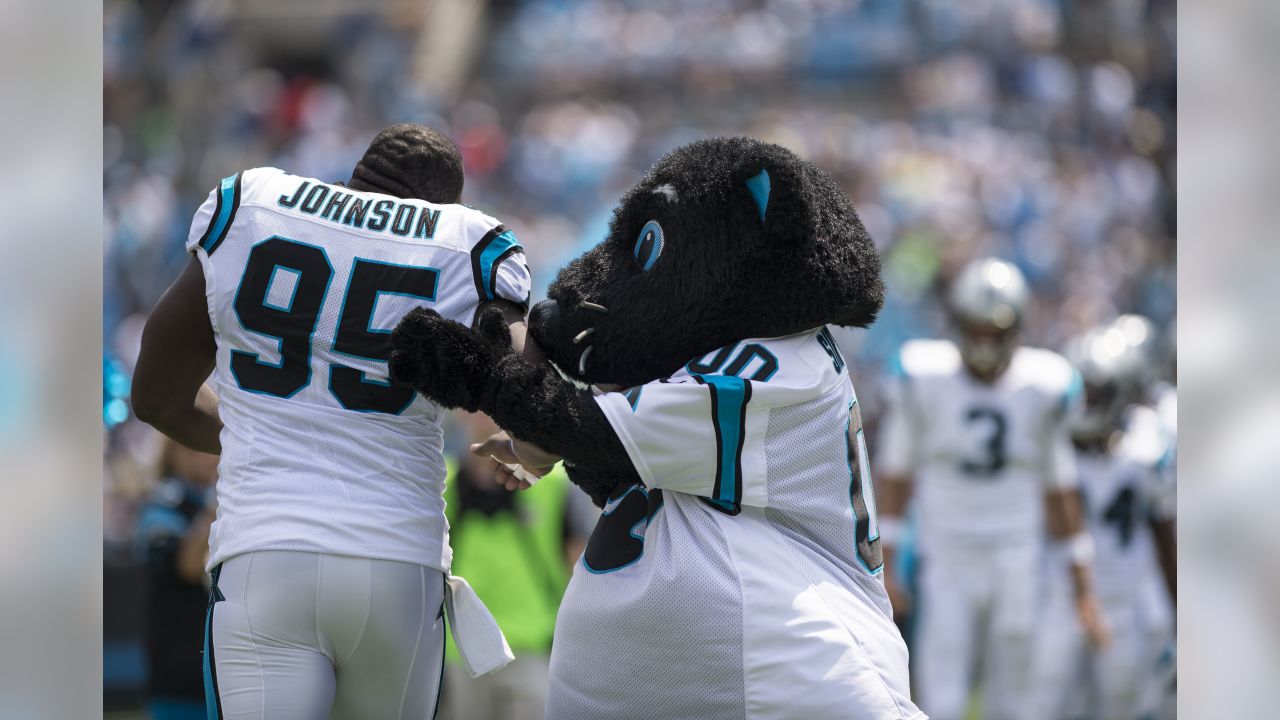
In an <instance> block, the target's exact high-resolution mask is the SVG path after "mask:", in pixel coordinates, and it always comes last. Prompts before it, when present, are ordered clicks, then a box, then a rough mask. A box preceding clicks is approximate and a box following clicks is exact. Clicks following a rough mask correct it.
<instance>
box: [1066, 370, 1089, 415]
mask: <svg viewBox="0 0 1280 720" xmlns="http://www.w3.org/2000/svg"><path fill="white" fill-rule="evenodd" d="M1082 392H1084V379H1083V378H1081V377H1080V373H1079V371H1077V370H1076V369H1075V368H1072V369H1071V382H1069V383H1067V391H1066V392H1065V393H1063V394H1062V412H1066V411H1067V408H1069V407H1071V403H1073V402H1075V400H1076V398H1078V397H1080V393H1082Z"/></svg>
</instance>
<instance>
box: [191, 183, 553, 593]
mask: <svg viewBox="0 0 1280 720" xmlns="http://www.w3.org/2000/svg"><path fill="white" fill-rule="evenodd" d="M187 250H188V251H189V252H192V253H194V254H195V256H196V257H197V258H199V260H200V263H201V266H202V267H203V269H204V277H205V284H206V290H205V295H206V298H207V301H208V306H209V319H210V320H211V321H212V324H213V331H214V335H215V336H216V339H217V346H218V347H217V364H216V367H215V369H214V373H213V378H212V384H213V385H214V390H215V391H216V392H217V394H218V397H219V399H220V405H219V413H220V414H221V416H222V420H223V429H222V436H221V440H222V459H221V461H220V462H219V465H218V520H217V522H216V523H214V525H213V529H212V531H211V533H210V537H209V545H210V558H209V565H210V567H213V566H214V565H217V564H218V563H220V562H222V561H223V560H225V559H227V558H229V557H232V556H234V555H237V554H240V553H244V552H249V551H254V550H303V551H310V552H321V553H329V554H335V555H352V556H356V557H364V558H373V559H382V560H398V561H402V562H409V563H414V564H418V565H425V566H428V567H432V568H436V569H440V570H446V571H447V570H448V568H449V545H448V541H447V536H448V531H447V525H446V523H445V517H444V497H443V493H444V478H445V464H444V458H443V456H442V454H441V453H442V448H443V437H442V432H441V427H440V422H441V419H442V416H443V414H444V411H443V410H442V409H441V408H440V407H439V406H438V405H436V404H434V403H432V402H430V401H428V400H426V399H425V398H423V397H421V396H419V395H417V394H416V393H415V392H414V390H413V388H411V387H409V386H407V385H402V384H400V383H396V382H392V381H391V380H389V379H388V369H387V362H386V361H387V358H388V356H389V355H390V352H391V330H392V328H394V327H395V325H396V323H397V322H399V321H400V318H401V317H403V316H404V314H405V313H406V312H408V311H409V310H410V309H412V308H414V307H418V306H423V307H430V308H433V309H435V310H436V311H438V312H439V313H441V314H442V315H444V316H445V317H449V318H452V319H454V320H457V321H459V322H462V323H468V324H469V323H471V322H472V319H473V317H474V315H475V313H476V309H477V307H478V306H479V304H480V303H481V302H482V301H487V300H492V299H495V298H504V299H507V300H511V301H513V302H516V303H518V304H521V305H523V304H525V303H527V301H528V294H529V270H528V267H527V266H526V264H525V259H524V255H523V253H522V251H521V249H520V245H519V243H517V242H516V240H515V237H514V236H513V235H512V234H511V233H510V232H508V231H506V230H505V229H504V228H503V227H502V226H501V225H500V224H498V221H497V220H494V219H493V218H491V217H489V216H487V215H485V214H484V213H481V212H479V211H477V210H473V209H471V208H468V207H466V206H463V205H435V204H432V203H427V202H423V201H419V200H404V199H400V198H395V197H391V196H389V195H380V194H377V193H366V192H353V191H352V190H351V189H350V188H346V187H342V186H340V185H329V184H325V183H322V182H320V181H318V180H313V179H310V178H304V177H299V176H296V175H290V174H288V173H285V172H283V171H281V170H277V169H275V168H257V169H253V170H246V171H244V172H243V173H237V174H236V175H232V176H231V177H228V178H226V179H224V180H223V181H222V183H221V184H220V185H219V186H218V187H216V188H214V190H213V192H212V193H210V195H209V198H208V199H207V200H206V201H205V203H204V204H203V205H202V206H201V207H200V210H199V211H198V212H197V213H196V216H195V219H194V220H193V221H192V226H191V234H190V238H189V240H188V242H187Z"/></svg>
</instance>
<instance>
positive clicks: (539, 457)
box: [471, 432, 559, 490]
mask: <svg viewBox="0 0 1280 720" xmlns="http://www.w3.org/2000/svg"><path fill="white" fill-rule="evenodd" d="M471 452H472V454H474V455H479V456H480V457H482V458H486V459H487V460H488V461H489V469H490V470H491V471H492V472H493V476H494V479H495V480H496V481H497V482H498V484H499V485H502V486H503V487H504V488H506V489H507V490H527V489H529V488H530V487H532V486H533V483H534V482H535V481H536V480H537V479H538V478H540V477H542V476H543V475H546V474H547V473H549V472H551V469H552V468H553V467H555V464H556V462H557V461H558V460H559V458H557V457H556V456H554V455H551V454H550V453H547V452H545V451H543V450H541V449H539V448H537V447H536V446H534V445H530V444H528V443H522V442H519V441H513V440H512V438H511V437H510V436H509V435H507V433H505V432H500V433H497V434H495V435H493V436H491V437H490V438H489V439H488V440H485V441H484V442H482V443H475V444H473V445H472V446H471Z"/></svg>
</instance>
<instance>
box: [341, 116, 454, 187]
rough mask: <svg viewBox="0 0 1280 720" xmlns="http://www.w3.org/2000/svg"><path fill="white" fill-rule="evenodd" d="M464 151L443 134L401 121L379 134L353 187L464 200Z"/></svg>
mask: <svg viewBox="0 0 1280 720" xmlns="http://www.w3.org/2000/svg"><path fill="white" fill-rule="evenodd" d="M462 181H463V176H462V154H461V153H460V152H458V146H457V145H454V144H453V141H452V140H450V139H449V138H447V137H445V136H444V134H443V133H440V132H437V131H435V130H432V129H431V128H429V127H427V126H426V125H416V124H414V123H399V124H397V125H392V126H391V127H389V128H387V129H385V130H383V131H382V132H380V133H378V134H377V136H375V137H374V138H373V142H371V143H369V149H368V150H365V151H364V157H362V158H360V162H358V163H356V169H355V170H353V171H352V173H351V181H350V182H348V183H347V185H348V186H350V187H351V188H352V189H355V190H362V191H369V192H379V193H384V194H387V195H394V196H396V197H401V198H414V199H418V200H426V201H427V202H433V203H442V204H448V203H456V202H458V201H460V200H461V199H462Z"/></svg>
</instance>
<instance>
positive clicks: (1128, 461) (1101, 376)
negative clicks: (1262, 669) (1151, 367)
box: [1036, 318, 1177, 720]
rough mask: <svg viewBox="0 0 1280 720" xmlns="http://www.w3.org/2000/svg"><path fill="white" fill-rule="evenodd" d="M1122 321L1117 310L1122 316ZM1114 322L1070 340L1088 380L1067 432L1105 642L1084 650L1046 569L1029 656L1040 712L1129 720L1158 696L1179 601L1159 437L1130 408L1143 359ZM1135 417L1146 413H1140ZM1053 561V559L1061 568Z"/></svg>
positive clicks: (1062, 593) (1061, 592) (1147, 711)
mask: <svg viewBox="0 0 1280 720" xmlns="http://www.w3.org/2000/svg"><path fill="white" fill-rule="evenodd" d="M1122 320H1123V318H1122ZM1123 328H1124V324H1123V323H1120V322H1116V323H1111V324H1108V325H1104V326H1102V327H1100V328H1097V329H1094V330H1092V331H1090V332H1088V333H1086V334H1085V335H1084V336H1082V337H1080V338H1078V339H1076V340H1074V341H1073V342H1072V343H1071V344H1070V349H1069V357H1070V359H1071V361H1072V363H1073V364H1074V365H1075V366H1076V367H1077V368H1078V369H1079V371H1080V373H1081V374H1082V376H1083V378H1084V384H1085V395H1086V408H1085V412H1084V414H1083V415H1082V416H1081V417H1080V418H1079V420H1078V421H1077V422H1076V423H1075V426H1074V428H1073V430H1072V438H1073V441H1074V444H1075V447H1076V461H1077V467H1078V471H1079V476H1080V494H1081V496H1082V498H1083V505H1084V510H1085V517H1086V524H1087V526H1088V529H1089V533H1090V535H1091V536H1092V537H1093V541H1094V545H1095V547H1096V559H1095V562H1094V568H1095V570H1094V575H1095V585H1096V587H1097V592H1098V597H1099V599H1100V602H1101V606H1102V610H1103V613H1104V615H1105V618H1106V621H1107V624H1108V626H1109V627H1110V628H1112V642H1111V643H1110V644H1108V646H1107V647H1105V648H1091V647H1088V645H1087V643H1085V642H1084V640H1083V638H1082V634H1081V631H1080V628H1079V625H1078V624H1077V623H1076V622H1075V619H1074V618H1073V617H1072V616H1071V614H1070V611H1069V609H1068V608H1069V602H1068V601H1067V599H1066V598H1067V595H1068V592H1067V589H1066V588H1064V587H1063V583H1061V582H1060V581H1058V577H1057V576H1060V575H1061V574H1062V573H1061V572H1057V573H1052V574H1051V575H1050V577H1049V578H1048V583H1047V586H1048V587H1047V592H1046V598H1047V607H1046V616H1047V617H1046V622H1045V623H1044V632H1043V634H1042V636H1041V639H1040V641H1041V644H1040V647H1039V648H1038V649H1037V658H1036V675H1037V680H1036V692H1037V696H1038V699H1037V706H1038V707H1037V714H1036V715H1037V717H1042V718H1049V719H1052V718H1094V719H1096V720H1134V719H1135V718H1139V717H1148V716H1150V715H1151V714H1152V713H1153V712H1154V711H1155V710H1156V708H1157V705H1158V702H1159V700H1160V697H1159V695H1160V692H1159V691H1160V689H1161V688H1160V686H1159V685H1158V684H1157V675H1156V667H1157V664H1158V660H1159V657H1160V655H1161V653H1162V652H1163V651H1164V649H1165V647H1166V645H1167V642H1168V632H1169V629H1170V626H1171V613H1170V612H1169V611H1168V610H1167V609H1166V607H1167V604H1171V603H1172V601H1173V600H1174V599H1175V598H1176V592H1177V591H1176V588H1177V575H1176V569H1175V564H1174V562H1175V559H1174V528H1173V515H1174V498H1173V496H1172V495H1171V494H1170V493H1169V492H1167V488H1166V485H1165V483H1164V481H1163V479H1162V477H1161V473H1160V468H1159V461H1160V458H1161V457H1162V456H1163V454H1164V451H1163V447H1162V445H1163V440H1162V438H1160V437H1159V435H1155V434H1152V433H1151V432H1150V430H1151V428H1152V426H1151V425H1150V423H1149V422H1146V421H1143V420H1141V419H1139V420H1137V421H1135V413H1136V412H1143V411H1145V412H1150V409H1149V408H1144V407H1141V406H1135V405H1133V401H1134V400H1136V399H1138V398H1139V396H1140V395H1141V390H1142V385H1143V382H1142V380H1143V376H1144V371H1145V366H1146V364H1147V363H1146V360H1147V358H1146V357H1145V356H1144V353H1143V350H1144V348H1142V347H1141V344H1140V343H1130V342H1128V341H1127V339H1126V335H1125V332H1124V331H1123ZM1138 417H1139V418H1141V417H1142V416H1138ZM1062 562H1063V561H1062V559H1061V558H1055V559H1054V560H1052V561H1051V563H1050V567H1051V568H1058V569H1059V570H1060V568H1061V566H1062ZM1157 568H1159V574H1161V575H1162V576H1163V577H1162V578H1160V579H1161V580H1163V582H1161V583H1160V586H1159V591H1160V592H1161V593H1165V594H1166V597H1165V603H1166V604H1160V603H1153V602H1152V601H1151V598H1150V590H1151V589H1152V584H1151V582H1150V581H1151V580H1152V579H1154V576H1155V575H1156V574H1157V572H1156V571H1157Z"/></svg>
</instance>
